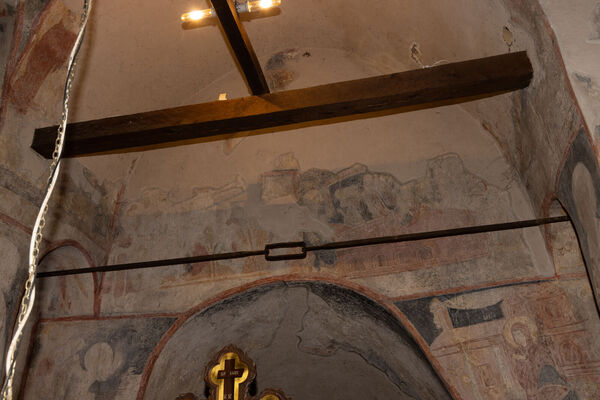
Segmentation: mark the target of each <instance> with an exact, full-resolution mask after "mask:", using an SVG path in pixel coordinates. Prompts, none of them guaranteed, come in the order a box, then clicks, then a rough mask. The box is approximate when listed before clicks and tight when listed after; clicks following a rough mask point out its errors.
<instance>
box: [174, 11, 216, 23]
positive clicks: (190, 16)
mask: <svg viewBox="0 0 600 400" xmlns="http://www.w3.org/2000/svg"><path fill="white" fill-rule="evenodd" d="M212 16H213V10H212V9H211V8H208V9H206V10H194V11H191V12H189V13H185V14H182V15H181V21H182V22H193V21H200V20H201V19H204V18H209V17H212Z"/></svg>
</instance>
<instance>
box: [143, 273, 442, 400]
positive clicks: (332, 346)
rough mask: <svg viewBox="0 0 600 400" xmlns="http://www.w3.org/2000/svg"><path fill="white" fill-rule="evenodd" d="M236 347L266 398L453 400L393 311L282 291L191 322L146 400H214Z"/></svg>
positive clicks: (154, 371) (275, 288)
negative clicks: (218, 365) (221, 366)
mask: <svg viewBox="0 0 600 400" xmlns="http://www.w3.org/2000/svg"><path fill="white" fill-rule="evenodd" d="M230 343H232V344H235V345H236V346H238V347H239V348H241V349H243V350H244V351H245V352H246V353H247V354H248V355H249V356H250V357H251V358H252V359H253V360H254V361H255V362H256V365H257V384H256V386H257V389H258V391H260V390H263V389H265V388H266V387H278V388H281V389H283V390H285V392H286V393H287V394H288V395H289V396H290V397H292V398H295V399H308V398H310V399H313V400H325V399H334V398H336V399H348V400H352V399H366V398H387V399H392V398H393V399H450V398H451V397H450V395H449V394H448V392H447V391H446V389H445V387H444V385H443V383H442V382H441V380H440V379H439V377H438V376H437V375H436V372H435V371H434V370H433V368H432V367H431V365H430V364H429V362H428V361H427V359H426V358H425V356H424V355H423V353H422V352H421V351H420V349H419V347H418V346H417V344H416V343H415V342H414V341H413V340H412V339H411V337H410V336H409V335H408V334H407V333H406V331H405V330H404V328H403V326H402V325H401V323H400V322H399V321H398V320H397V319H396V318H395V317H394V316H393V315H392V314H390V313H389V312H388V311H387V310H385V309H384V308H383V307H381V306H380V305H378V304H377V303H375V302H374V301H372V300H370V299H368V298H366V297H364V296H363V295H361V294H358V293H356V292H354V291H351V290H349V289H345V288H341V287H339V286H336V285H332V284H326V283H319V282H298V283H275V284H269V285H265V286H260V287H257V288H254V289H251V290H248V291H245V292H243V293H240V294H237V295H234V296H231V297H229V298H227V299H225V300H223V301H221V302H219V303H216V304H214V305H212V306H210V307H208V308H206V309H203V310H200V311H198V312H197V313H195V314H193V315H191V316H190V318H188V319H187V320H186V321H185V322H184V323H183V324H182V325H181V326H180V327H179V328H178V329H177V330H176V331H175V332H174V333H173V332H172V335H167V336H165V338H164V339H163V341H162V342H161V343H160V344H159V345H158V347H157V350H156V351H155V354H156V353H157V352H158V355H157V358H156V361H155V362H154V363H153V365H148V366H147V370H148V369H150V368H151V370H150V371H146V372H147V373H146V376H148V380H147V381H142V384H141V386H140V387H141V390H140V393H139V395H138V398H143V399H145V400H151V399H161V400H164V399H175V398H177V397H178V396H179V395H181V394H183V393H194V394H195V395H196V396H197V397H198V398H204V390H205V387H204V382H203V372H204V368H205V365H206V363H207V362H209V360H210V359H211V357H212V356H213V355H214V354H215V353H217V352H218V351H219V350H220V349H221V348H222V347H223V346H225V345H227V344H230Z"/></svg>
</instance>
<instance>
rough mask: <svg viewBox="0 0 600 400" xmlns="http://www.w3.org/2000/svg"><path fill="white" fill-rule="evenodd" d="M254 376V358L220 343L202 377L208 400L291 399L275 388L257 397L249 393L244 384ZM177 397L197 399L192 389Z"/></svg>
mask: <svg viewBox="0 0 600 400" xmlns="http://www.w3.org/2000/svg"><path fill="white" fill-rule="evenodd" d="M255 377H256V365H255V364H254V361H252V359H251V358H250V357H248V356H247V355H246V353H244V352H243V351H242V350H240V349H238V348H237V347H235V346H234V345H229V346H226V347H224V348H223V349H222V350H221V351H220V352H218V353H217V354H216V355H215V356H214V357H213V358H212V360H211V361H210V362H209V363H208V364H207V366H206V368H205V370H204V381H205V382H206V384H207V385H208V387H209V391H210V395H209V400H291V399H289V398H288V397H287V396H286V395H285V394H284V393H283V391H281V390H278V389H265V390H264V391H263V392H262V393H261V394H260V395H259V396H258V397H251V396H250V395H249V394H248V386H249V385H250V383H252V382H253V381H254V378H255ZM184 396H187V397H184ZM179 398H180V399H184V400H188V399H192V400H196V399H197V397H196V396H195V395H194V394H192V393H188V394H186V395H182V396H180V397H179Z"/></svg>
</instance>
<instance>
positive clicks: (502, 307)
mask: <svg viewBox="0 0 600 400" xmlns="http://www.w3.org/2000/svg"><path fill="white" fill-rule="evenodd" d="M171 3H172V2H153V3H152V4H150V3H148V2H146V3H144V4H142V2H139V1H138V2H135V1H133V2H130V3H128V4H127V5H123V4H121V2H107V1H96V8H95V11H94V13H95V14H94V16H93V22H92V24H91V25H90V27H89V31H88V36H87V39H86V43H85V45H84V50H83V53H82V59H81V62H80V68H81V70H80V75H79V78H78V80H77V81H76V84H75V88H74V96H73V99H74V102H73V104H72V111H73V112H72V118H73V120H83V119H94V118H104V117H108V116H112V115H122V114H127V113H135V112H140V111H147V110H152V109H161V108H168V107H174V106H177V105H183V104H191V103H199V102H203V101H213V100H216V99H217V98H218V97H220V95H221V94H225V95H226V96H229V98H234V97H238V96H245V95H247V94H248V92H247V90H246V89H247V88H246V87H245V85H244V82H243V79H242V77H241V76H240V74H239V71H238V69H237V67H236V65H235V62H234V61H233V59H232V58H231V57H230V52H229V50H228V49H227V46H226V45H225V42H224V41H223V38H222V36H221V33H220V32H219V30H218V29H210V30H204V31H188V32H185V33H182V30H181V28H180V26H179V21H178V19H177V12H174V11H173V4H171ZM342 3H343V5H342V6H340V4H342ZM397 3H398V2H393V1H391V0H382V1H380V2H377V4H375V3H374V4H373V7H368V8H365V7H363V6H362V5H360V4H358V2H354V1H346V2H339V1H331V2H317V1H314V0H307V1H306V2H287V3H286V7H288V8H286V9H285V10H284V12H282V13H281V14H280V15H279V16H278V19H277V18H275V19H272V20H271V21H273V25H272V26H273V27H278V26H279V28H278V34H273V32H272V31H270V30H269V29H270V28H268V27H269V25H268V23H269V21H270V20H269V19H266V18H262V19H259V20H255V21H252V23H247V24H246V26H247V27H248V30H249V33H250V35H251V36H252V37H257V38H260V37H262V40H257V41H256V43H257V46H256V50H257V52H258V55H259V59H260V61H261V63H262V65H263V68H264V70H265V75H266V78H267V81H268V83H269V85H270V88H271V89H272V90H273V91H280V90H288V89H295V88H300V87H308V86H313V85H318V84H323V83H330V82H335V81H342V80H348V79H358V78H363V77H366V76H375V75H379V74H387V73H393V72H397V71H401V70H407V69H414V68H427V67H429V66H432V65H438V64H440V63H446V62H455V61H461V60H466V59H470V58H477V57H483V56H488V55H493V54H500V53H505V52H513V51H521V50H526V51H527V52H528V55H529V57H530V58H531V60H532V63H533V66H534V71H535V74H534V81H533V82H532V85H531V86H530V87H529V88H528V89H526V90H523V91H519V92H515V93H511V94H505V95H502V96H497V97H494V98H490V99H485V100H478V101H474V102H470V103H468V104H464V105H461V106H451V107H442V108H438V109H432V110H427V111H420V112H415V113H407V114H403V115H396V116H394V117H390V116H387V117H378V118H373V119H369V120H368V121H367V120H358V121H350V122H343V123H336V124H328V125H323V126H318V127H315V126H311V127H299V128H298V129H292V130H289V131H287V130H286V131H285V132H282V133H281V134H279V133H276V134H270V135H256V136H240V137H231V138H228V139H226V140H223V141H220V142H215V143H196V144H192V145H189V146H186V147H184V146H179V147H174V148H169V149H160V150H153V151H148V152H136V153H133V154H111V155H102V156H93V157H87V158H84V159H78V160H68V161H67V162H66V163H65V165H64V169H63V172H62V174H61V178H60V179H61V182H60V185H59V190H58V191H57V193H56V196H55V198H54V199H53V201H52V204H51V207H50V209H51V215H50V216H49V219H48V223H47V229H46V232H45V239H44V241H43V243H42V256H43V259H42V262H41V266H40V268H41V269H42V270H54V269H70V268H82V267H88V266H99V265H105V264H112V263H122V262H133V261H143V260H153V259H161V258H168V257H181V256H186V255H204V254H213V253H220V252H229V251H240V250H250V249H262V248H263V247H264V245H265V244H267V243H274V242H282V241H297V240H301V241H305V242H306V243H308V244H318V243H327V242H331V241H341V240H351V239H360V238H366V237H372V236H383V235H394V234H403V233H414V232H421V231H429V230H436V229H447V228H453V227H460V226H468V225H477V224H486V223H495V222H505V221H512V220H516V219H526V218H534V217H542V216H548V215H557V214H562V213H564V212H565V210H566V211H567V212H568V214H569V215H570V216H571V218H572V219H573V227H574V229H575V231H574V230H573V227H572V226H571V225H570V224H569V223H565V224H559V225H554V226H552V227H547V228H533V229H527V230H522V231H512V232H502V233H493V234H492V233H489V234H479V235H475V236H469V237H455V238H444V239H438V240H429V241H421V242H413V243H404V244H393V245H386V246H377V247H365V248H362V249H346V250H338V251H323V252H319V253H314V254H310V255H309V256H308V258H307V259H305V260H301V261H287V262H275V263H267V262H266V261H265V260H264V259H263V258H262V257H255V258H249V259H244V260H233V261H230V262H211V263H198V264H188V265H180V266H174V267H166V268H159V269H154V270H139V271H130V272H113V273H106V274H96V275H85V276H78V277H66V278H52V279H48V280H45V281H43V282H39V286H38V289H39V292H38V294H39V300H40V301H39V303H38V308H37V309H36V311H35V316H34V318H33V319H32V324H31V325H30V329H32V330H33V336H32V339H31V340H29V339H28V338H27V340H26V346H25V347H24V350H23V352H22V353H21V362H20V364H19V374H18V375H19V381H18V382H17V387H20V388H22V393H21V395H20V396H21V398H24V399H38V398H40V393H44V396H43V397H44V398H50V399H87V398H95V399H102V400H104V399H106V400H108V399H112V400H118V399H132V398H137V399H138V400H141V399H143V398H145V399H149V398H160V399H161V400H162V399H165V398H166V399H170V398H173V399H175V398H177V397H178V396H179V395H182V394H184V393H192V394H193V395H194V396H195V397H196V398H203V396H204V394H205V393H204V388H203V387H202V384H201V379H202V378H201V374H202V369H203V367H204V365H205V363H206V361H208V359H207V357H208V355H210V354H212V352H214V351H215V350H218V349H219V348H222V347H223V346H224V345H225V344H227V343H222V341H233V342H236V344H238V345H243V346H244V347H245V350H247V351H249V352H253V353H254V354H253V357H256V359H257V360H258V361H259V362H261V363H262V364H263V365H264V366H263V367H262V368H263V369H262V370H261V366H260V365H259V377H260V376H262V377H263V378H259V379H264V381H259V382H258V386H259V387H260V388H263V387H264V385H263V383H264V382H268V384H269V385H271V384H275V385H280V386H282V388H284V387H283V386H285V388H284V389H286V392H288V390H289V389H291V391H292V397H293V398H297V399H301V398H318V397H315V396H308V395H306V396H304V395H301V396H299V395H296V396H294V394H293V393H304V392H302V390H304V388H306V387H307V386H309V385H308V384H313V385H316V383H315V382H317V383H318V387H317V389H319V395H322V396H325V397H324V398H335V394H332V393H331V392H332V391H333V390H334V389H335V388H336V387H339V388H341V389H340V390H343V391H344V396H345V398H352V396H357V397H359V398H370V397H373V396H372V392H370V391H369V388H368V387H365V385H364V384H362V383H361V379H362V378H363V377H368V379H367V378H364V379H365V380H368V381H369V382H371V383H373V385H375V386H376V387H377V388H379V389H380V390H381V393H383V394H384V395H385V396H387V397H388V398H401V397H400V396H405V397H407V398H423V399H426V398H444V396H447V395H448V393H450V396H452V397H453V398H456V399H465V400H471V399H485V400H487V399H494V400H495V399H508V400H517V399H518V400H521V399H522V400H539V399H544V400H554V399H556V400H573V399H581V400H583V399H595V398H600V380H599V378H598V377H599V376H600V347H599V346H600V344H599V343H598V340H597V337H598V334H599V333H600V322H599V321H600V320H599V318H598V309H597V308H595V305H594V297H593V296H594V290H593V289H595V293H596V295H597V294H598V290H597V289H598V287H599V286H598V285H599V283H598V282H599V281H598V265H600V264H599V262H600V261H599V260H600V252H599V250H598V245H597V244H598V243H600V239H599V238H600V222H599V221H598V216H599V215H600V212H599V211H598V210H599V209H600V195H599V193H598V188H600V184H599V182H600V173H599V169H598V161H597V160H598V157H597V151H596V150H595V149H596V147H597V145H598V140H599V138H600V120H599V119H598V113H597V112H596V111H597V109H598V105H599V104H600V101H599V98H600V97H599V91H600V89H599V88H600V76H598V73H597V71H598V69H597V65H598V64H599V63H598V60H597V57H598V54H600V53H598V52H597V51H595V49H596V48H597V47H598V45H599V43H600V42H599V40H600V22H599V15H600V14H599V13H600V4H599V3H598V1H596V0H591V1H590V0H586V1H582V2H574V3H573V4H571V2H564V1H561V0H539V1H538V0H534V1H521V0H502V1H496V0H486V1H480V0H460V1H458V2H457V3H454V2H452V4H451V3H450V2H447V4H446V3H444V4H441V3H440V2H439V1H435V0H431V1H425V0H424V1H421V2H419V4H418V6H413V5H410V6H407V5H402V4H397ZM457 4H458V5H457ZM79 7H80V4H78V2H75V1H63V0H49V1H36V2H32V1H17V0H8V1H4V2H1V4H0V77H1V78H2V86H1V88H0V94H1V98H0V272H1V274H0V275H1V276H2V279H1V281H0V332H1V333H0V335H1V336H0V354H3V353H4V352H5V351H6V346H7V340H8V336H9V334H10V331H11V330H12V327H13V323H14V319H15V316H16V310H17V306H18V302H19V294H20V291H21V288H22V285H23V282H24V279H25V275H26V268H27V266H26V265H27V261H26V259H27V252H28V244H29V243H28V241H29V235H30V234H31V226H32V225H33V220H34V218H35V214H36V212H37V207H38V205H39V203H40V201H41V196H42V193H43V192H42V190H43V188H44V186H45V183H46V179H47V169H48V161H47V160H44V159H42V158H41V157H39V156H38V155H37V154H36V153H34V152H33V151H31V149H30V148H29V146H30V143H31V135H32V132H33V130H34V129H35V128H37V127H42V126H49V125H53V124H56V123H57V122H58V118H59V116H60V101H61V99H60V97H61V95H62V90H63V85H64V73H65V72H64V67H65V62H66V59H67V57H68V53H69V51H70V45H71V44H72V42H73V40H74V38H75V32H76V29H77V25H78V18H79V13H80V8H79ZM128 7H138V8H137V9H138V10H139V12H136V13H132V12H128V11H130V10H129V8H128ZM565 8H568V10H566V11H567V12H565ZM314 10H317V11H318V23H317V24H315V11H314ZM357 10H360V12H359V11H357ZM124 11H126V12H124ZM166 15H174V16H175V17H174V18H172V20H170V21H169V22H168V23H165V18H166V17H165V16H166ZM373 21H377V23H376V24H374V23H373ZM261 24H262V25H261ZM277 24H280V25H277ZM141 26H144V27H146V28H145V29H139V28H140V27H141ZM281 27H285V29H280V28H281ZM399 27H400V28H399ZM406 27H411V28H410V29H409V28H406ZM412 27H414V29H413V28H412ZM212 28H214V26H213V27H212ZM407 29H409V30H407ZM356 32H364V34H360V35H357V34H356ZM199 43H200V44H201V46H199V45H198V44H199ZM190 48H194V49H199V48H200V49H201V51H200V50H198V51H197V52H196V51H190V50H189V49H190ZM115 60H118V61H115ZM173 60H177V62H176V63H174V62H173ZM199 71H201V72H202V73H199ZM140 94H142V95H140ZM299 137H302V138H303V139H298V138H299ZM261 138H262V139H261ZM267 138H268V139H267ZM563 206H564V210H563V208H562V207H563ZM575 232H576V233H575ZM578 240H579V241H578ZM580 249H581V252H580ZM588 274H589V276H588ZM323 282H327V283H326V284H325V283H323ZM590 282H591V283H592V285H591V286H590ZM357 299H358V300H357ZM597 299H598V297H596V300H597ZM407 354H408V355H409V356H407ZM406 357H408V361H407V360H406ZM282 362H285V363H286V365H288V364H293V363H297V364H295V365H297V366H299V367H298V368H297V369H294V370H293V371H292V372H290V373H287V371H286V370H285V369H282V368H280V366H281V363H282ZM2 363H3V360H2V362H0V366H3V365H1V364H2ZM315 366H317V367H318V366H321V367H326V368H324V369H325V370H324V371H323V370H319V369H318V368H315ZM0 371H2V372H1V373H0V374H3V373H4V368H0ZM21 371H24V372H23V373H21ZM173 371H176V372H173ZM196 371H198V374H196ZM170 374H172V375H170ZM260 374H262V375H260ZM0 377H1V376H0ZM21 377H23V381H22V382H21V379H20V378H21ZM331 382H335V387H334V385H332V384H331ZM307 383H308V384H307ZM428 389H431V390H433V392H434V393H435V394H432V393H431V391H428ZM381 393H380V394H381Z"/></svg>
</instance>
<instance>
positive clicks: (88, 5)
mask: <svg viewBox="0 0 600 400" xmlns="http://www.w3.org/2000/svg"><path fill="white" fill-rule="evenodd" d="M91 9H92V0H83V14H82V16H81V24H80V26H79V33H78V34H77V38H76V40H75V44H74V45H73V48H72V50H71V55H70V56H69V64H68V68H67V79H66V83H65V91H64V95H63V112H62V118H61V121H60V125H59V127H58V136H57V138H56V143H55V146H54V152H53V153H52V164H51V165H50V177H49V178H48V184H47V186H46V192H45V194H44V200H43V201H42V205H41V206H40V210H39V212H38V215H37V218H36V220H35V225H34V226H33V232H32V235H31V242H30V245H29V271H28V272H29V276H28V278H27V281H26V282H25V293H24V294H23V298H22V299H21V307H20V309H19V315H18V318H17V326H16V329H15V331H14V333H13V337H12V340H11V342H10V346H9V348H8V352H7V353H6V365H5V368H6V379H5V381H4V386H3V387H2V400H12V399H13V395H14V389H13V384H14V378H15V372H16V363H17V358H18V357H17V356H18V351H19V345H20V343H21V339H22V338H23V329H24V328H25V326H26V324H27V320H28V319H29V315H30V314H31V310H32V309H33V304H34V301H35V273H36V269H37V262H38V256H39V254H40V243H41V242H42V237H43V236H42V232H43V229H44V226H45V225H46V214H47V212H48V202H49V201H50V197H51V196H52V192H53V191H54V186H55V185H56V181H57V179H58V175H59V172H60V160H61V156H62V151H63V147H64V142H65V140H64V139H65V129H66V127H67V119H68V116H69V97H70V94H71V85H72V83H73V78H74V76H75V66H76V64H77V63H76V59H77V55H78V54H79V49H80V48H81V42H82V41H83V37H84V35H85V28H86V26H87V22H88V18H89V14H90V11H91Z"/></svg>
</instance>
